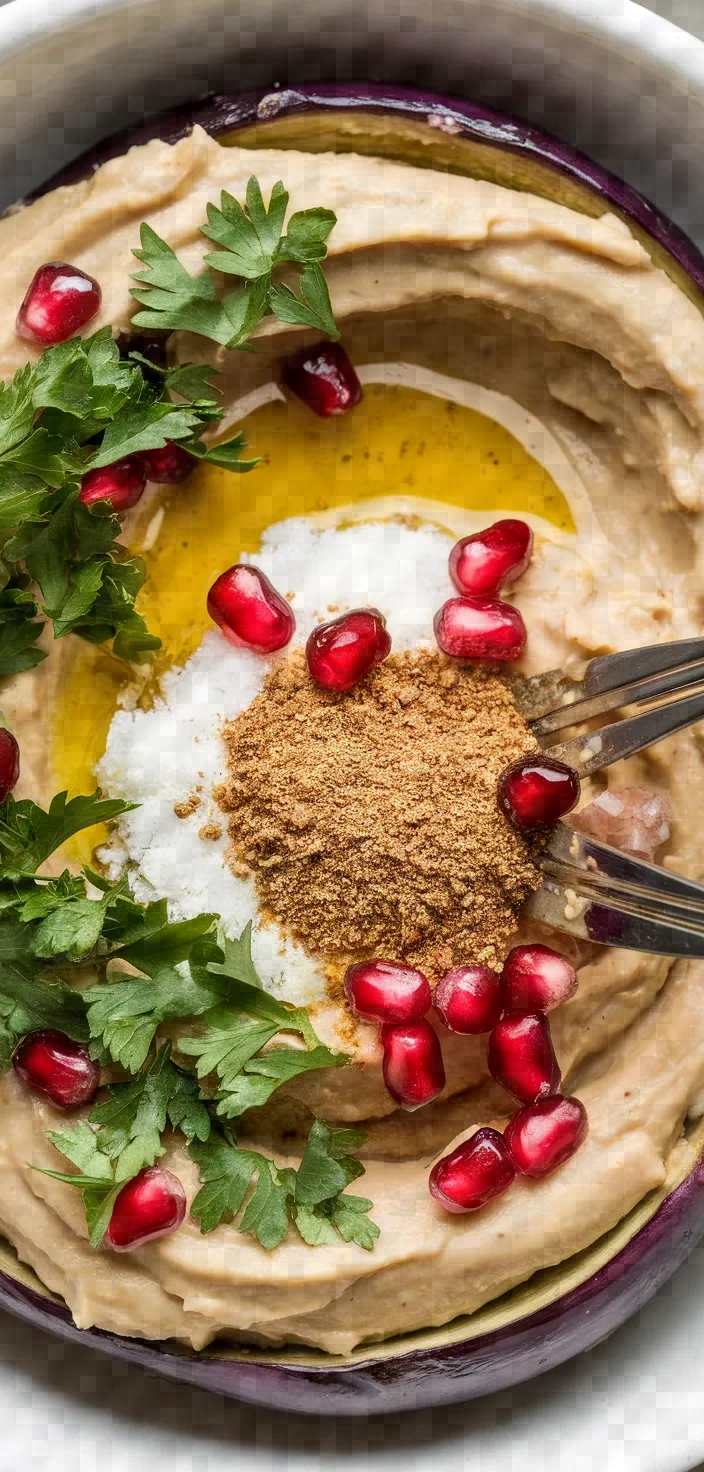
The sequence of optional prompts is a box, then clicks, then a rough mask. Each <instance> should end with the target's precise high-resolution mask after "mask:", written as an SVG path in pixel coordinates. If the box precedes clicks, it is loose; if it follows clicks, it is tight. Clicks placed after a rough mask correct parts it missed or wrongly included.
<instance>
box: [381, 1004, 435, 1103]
mask: <svg viewBox="0 0 704 1472" xmlns="http://www.w3.org/2000/svg"><path fill="white" fill-rule="evenodd" d="M381 1041H382V1044H383V1047H384V1083H385V1084H386V1087H387V1089H388V1091H389V1093H390V1095H391V1097H392V1099H395V1100H396V1103H397V1104H400V1105H401V1108H402V1109H407V1110H409V1111H411V1110H413V1109H420V1108H421V1107H422V1105H423V1104H429V1103H430V1101H431V1099H437V1096H438V1094H441V1093H442V1091H443V1089H444V1087H445V1067H444V1064H443V1061H442V1050H441V1047H440V1042H439V1039H438V1036H437V1033H435V1032H433V1029H432V1027H431V1026H430V1023H429V1022H403V1023H398V1024H396V1025H395V1026H390V1025H388V1024H387V1025H385V1026H384V1027H382V1029H381Z"/></svg>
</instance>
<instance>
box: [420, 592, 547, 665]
mask: <svg viewBox="0 0 704 1472" xmlns="http://www.w3.org/2000/svg"><path fill="white" fill-rule="evenodd" d="M433 628H434V630H435V638H436V639H437V642H438V646H439V648H440V649H442V652H443V654H451V655H453V657H454V658H455V659H519V658H520V656H521V654H522V653H523V650H524V649H525V644H526V638H527V634H526V626H525V624H524V622H523V619H522V617H521V615H520V613H519V612H518V609H517V608H514V606H513V604H512V603H502V602H501V600H500V599H499V598H448V600H447V603H443V606H442V608H441V609H440V610H439V612H438V613H436V615H435V618H434V620H433Z"/></svg>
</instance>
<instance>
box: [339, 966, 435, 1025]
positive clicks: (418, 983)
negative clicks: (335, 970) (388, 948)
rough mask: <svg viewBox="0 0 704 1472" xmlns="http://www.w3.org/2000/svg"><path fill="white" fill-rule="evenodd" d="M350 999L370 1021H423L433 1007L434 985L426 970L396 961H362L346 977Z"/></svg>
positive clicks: (354, 1010)
mask: <svg viewBox="0 0 704 1472" xmlns="http://www.w3.org/2000/svg"><path fill="white" fill-rule="evenodd" d="M345 992H346V995H347V1000H348V1002H349V1004H350V1007H351V1008H352V1011H353V1012H354V1013H356V1015H357V1017H364V1018H365V1019H366V1021H367V1022H419V1021H420V1019H421V1018H422V1017H425V1014H426V1012H427V1011H428V1010H429V1008H430V1004H431V1002H432V995H431V991H430V984H429V982H428V979H427V977H425V976H424V975H423V973H422V971H413V970H412V968H411V967H410V966H401V965H398V964H397V963H396V962H395V961H359V962H358V963H357V964H356V965H355V966H350V967H349V969H348V971H347V974H346V976H345Z"/></svg>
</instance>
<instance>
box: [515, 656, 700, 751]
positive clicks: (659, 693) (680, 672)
mask: <svg viewBox="0 0 704 1472" xmlns="http://www.w3.org/2000/svg"><path fill="white" fill-rule="evenodd" d="M703 683H704V660H700V661H699V662H698V663H697V664H690V665H685V667H684V668H683V669H681V668H679V667H678V668H677V669H673V670H667V671H665V673H664V674H660V675H654V676H651V677H650V678H649V679H645V680H635V681H633V683H632V684H630V685H618V686H617V687H616V689H614V690H605V691H604V692H603V694H602V695H594V696H592V697H591V699H589V700H579V701H577V702H576V703H575V704H573V705H563V706H560V708H559V709H558V710H553V711H550V712H549V713H548V715H546V716H541V717H540V719H538V720H533V721H529V722H528V724H529V726H530V729H531V731H532V732H533V735H534V736H537V738H538V740H541V739H542V738H543V737H545V736H550V735H552V734H553V732H555V731H562V730H564V729H565V727H566V726H579V725H582V724H583V722H584V721H591V720H594V719H595V718H596V717H597V716H602V715H606V714H607V713H608V711H611V710H618V709H620V707H621V706H624V705H639V704H642V703H643V702H644V701H650V700H660V699H662V698H663V697H664V696H666V695H672V694H674V692H675V691H676V690H685V689H687V688H688V687H689V686H690V685H701V684H703Z"/></svg>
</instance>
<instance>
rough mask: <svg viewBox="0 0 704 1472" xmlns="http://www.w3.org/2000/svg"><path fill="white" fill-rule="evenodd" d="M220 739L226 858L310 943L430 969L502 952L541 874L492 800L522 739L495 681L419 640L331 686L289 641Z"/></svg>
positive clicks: (267, 906)
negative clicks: (228, 843) (339, 688)
mask: <svg viewBox="0 0 704 1472" xmlns="http://www.w3.org/2000/svg"><path fill="white" fill-rule="evenodd" d="M225 739H226V743H227V750H228V767H229V772H230V776H229V780H228V781H227V782H226V783H225V784H224V785H223V787H222V788H221V789H220V790H219V791H218V793H217V794H216V796H217V800H218V802H219V803H220V806H221V807H222V808H223V810H224V811H225V812H226V813H228V815H229V834H230V838H231V840H232V854H231V859H232V867H233V869H235V870H236V872H239V873H241V872H242V865H243V864H246V865H248V866H249V869H250V870H251V871H252V872H253V874H254V877H255V880H256V885H257V889H258V893H259V898H260V902H261V904H262V907H263V909H264V910H265V912H267V913H269V914H271V915H273V916H274V917H275V918H276V919H277V920H278V921H279V923H280V924H282V925H283V926H284V927H285V928H286V929H287V930H288V931H289V933H291V934H293V935H294V936H295V937H296V939H298V940H299V941H301V942H302V943H303V944H304V945H305V946H306V947H307V949H308V950H309V951H312V952H315V953H317V954H319V955H321V956H322V957H324V958H325V959H326V960H327V961H337V962H339V961H344V960H346V959H348V958H349V957H350V956H354V957H359V956H360V955H371V954H375V955H379V956H385V957H387V958H391V959H396V960H406V961H408V962H410V963H412V964H413V965H415V966H418V967H420V968H421V970H424V971H426V973H427V974H429V975H430V976H431V977H437V976H439V975H441V974H442V973H443V972H444V971H446V970H447V969H448V968H449V967H450V966H452V965H457V964H460V963H467V962H470V961H486V962H489V963H492V962H496V961H497V960H498V959H499V958H500V956H501V954H502V952H503V950H504V949H505V943H506V941H507V939H508V937H509V936H510V934H511V932H512V931H513V930H514V928H515V921H516V915H517V912H518V910H519V908H520V906H521V904H522V903H523V901H524V900H525V899H526V897H527V896H528V895H529V894H530V893H531V892H532V891H533V890H534V889H536V888H537V887H538V885H539V883H540V878H541V876H540V871H539V869H538V868H537V851H536V845H535V843H530V842H529V841H528V840H527V839H525V838H523V837H521V836H520V835H518V834H517V833H514V832H513V831H512V830H511V829H510V828H509V826H508V825H507V824H506V822H505V821H504V819H503V818H502V817H501V815H500V813H499V811H498V809H497V805H496V783H497V779H498V776H499V774H500V772H501V771H502V769H503V767H505V766H506V765H507V763H508V762H511V761H514V760H515V759H516V758H517V757H519V756H521V755H523V754H524V753H525V752H527V751H532V750H535V741H534V740H533V738H532V737H531V735H530V733H529V731H528V728H527V726H526V724H525V722H524V721H523V719H522V717H521V716H520V715H519V713H518V711H517V709H516V706H515V704H514V701H513V698H512V696H511V694H510V692H509V690H508V688H507V687H506V685H505V684H504V683H503V682H502V680H501V679H500V678H498V677H497V676H496V675H493V674H489V673H487V672H486V671H484V670H481V669H463V668H458V667H456V666H453V665H451V664H450V663H449V662H448V661H447V660H445V659H444V657H443V656H442V655H439V654H436V653H432V652H430V651H427V652H425V651H420V652H414V653H408V654H399V655H392V656H391V658H390V659H388V660H387V661H386V663H385V664H383V665H380V666H379V667H378V668H377V669H376V670H374V671H372V673H371V674H370V675H368V676H367V677H366V678H365V679H364V680H363V681H362V682H361V683H360V684H359V685H358V686H357V687H356V688H355V689H354V690H352V691H351V692H349V694H346V695H332V694H329V693H326V692H325V691H323V690H320V689H319V688H318V686H317V685H315V684H314V683H313V681H312V680H311V678H310V676H309V674H308V670H307V667H306V663H305V658H304V656H303V653H302V652H301V651H296V652H294V653H293V654H292V655H291V656H290V657H289V658H288V659H286V660H284V661H283V662H282V663H280V664H278V665H277V666H276V667H275V668H274V670H273V671H272V672H271V674H270V675H269V676H268V678H267V681H266V684H265V686H264V689H263V690H262V692H261V693H260V694H259V695H258V696H257V697H256V699H255V700H254V701H253V702H252V704H251V705H250V706H249V707H248V708H247V709H246V710H245V711H243V712H242V714H241V715H240V716H238V717H237V718H236V720H234V721H232V722H231V723H230V724H229V725H228V726H227V727H226V730H225Z"/></svg>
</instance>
